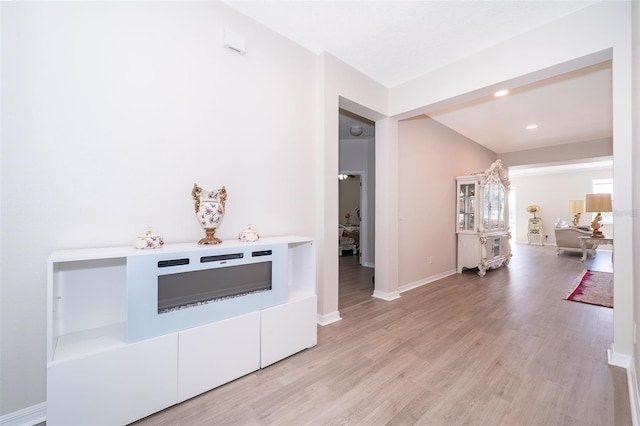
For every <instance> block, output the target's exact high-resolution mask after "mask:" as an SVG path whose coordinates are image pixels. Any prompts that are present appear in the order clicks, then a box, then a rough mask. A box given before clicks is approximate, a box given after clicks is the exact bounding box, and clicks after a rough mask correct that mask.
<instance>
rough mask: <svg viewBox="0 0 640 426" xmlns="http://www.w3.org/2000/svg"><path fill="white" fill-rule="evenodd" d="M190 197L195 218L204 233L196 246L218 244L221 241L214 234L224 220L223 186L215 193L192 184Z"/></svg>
mask: <svg viewBox="0 0 640 426" xmlns="http://www.w3.org/2000/svg"><path fill="white" fill-rule="evenodd" d="M191 196H192V197H193V201H194V203H195V207H196V218H197V219H198V222H199V223H200V226H202V228H203V229H204V232H205V237H204V238H203V239H201V240H200V241H198V244H220V243H221V242H222V241H221V240H220V238H217V237H216V236H215V234H216V229H218V226H220V223H221V222H222V219H223V218H224V204H225V201H226V200H227V190H226V189H225V187H224V186H223V187H222V188H220V189H218V190H217V191H207V190H205V189H202V188H200V187H199V186H198V184H196V183H194V184H193V190H192V191H191Z"/></svg>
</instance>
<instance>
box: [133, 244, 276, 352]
mask: <svg viewBox="0 0 640 426" xmlns="http://www.w3.org/2000/svg"><path fill="white" fill-rule="evenodd" d="M254 247H255V246H254ZM214 253H215V254H214ZM287 253H288V247H287V246H286V245H285V244H274V245H271V246H265V245H260V246H259V249H257V248H252V245H246V246H244V247H243V246H242V245H236V246H234V247H229V248H228V249H222V250H221V248H220V247H219V246H218V247H216V250H215V251H212V254H211V255H207V254H206V251H205V252H203V251H202V250H197V251H194V252H187V253H185V252H181V253H180V255H179V256H172V255H171V253H162V252H160V251H159V252H158V254H152V255H146V256H132V257H129V258H128V260H127V262H128V265H127V274H128V277H127V282H128V283H129V284H128V288H127V318H128V320H127V341H128V342H135V341H139V340H144V339H148V338H152V337H155V336H160V335H162V334H166V333H170V332H174V331H180V330H184V329H187V328H191V327H195V326H198V325H202V324H207V323H210V322H212V321H219V320H223V319H227V318H231V317H234V316H238V315H242V314H245V313H249V312H253V311H256V310H261V309H265V308H268V307H270V306H275V305H278V304H281V303H284V302H286V300H287V296H288V288H287V282H288V280H287V266H288V259H287Z"/></svg>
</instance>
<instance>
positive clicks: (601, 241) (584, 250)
mask: <svg viewBox="0 0 640 426" xmlns="http://www.w3.org/2000/svg"><path fill="white" fill-rule="evenodd" d="M578 240H580V248H581V249H582V257H581V258H580V262H584V261H585V260H587V243H591V244H592V246H591V249H590V250H592V252H593V254H594V255H595V253H596V247H598V246H599V245H601V244H611V246H613V238H607V237H601V238H598V237H592V236H584V237H578ZM611 262H613V250H611Z"/></svg>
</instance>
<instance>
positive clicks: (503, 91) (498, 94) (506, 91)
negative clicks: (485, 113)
mask: <svg viewBox="0 0 640 426" xmlns="http://www.w3.org/2000/svg"><path fill="white" fill-rule="evenodd" d="M508 94H509V91H508V90H507V89H502V90H498V91H497V92H496V93H494V94H493V96H495V97H496V98H499V97H501V96H506V95H508Z"/></svg>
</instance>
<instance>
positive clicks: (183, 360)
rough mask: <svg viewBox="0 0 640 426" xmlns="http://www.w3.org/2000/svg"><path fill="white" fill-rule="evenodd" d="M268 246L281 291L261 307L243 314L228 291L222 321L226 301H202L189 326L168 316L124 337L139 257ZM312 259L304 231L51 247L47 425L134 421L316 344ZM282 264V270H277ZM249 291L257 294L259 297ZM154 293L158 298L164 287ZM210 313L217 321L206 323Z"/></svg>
mask: <svg viewBox="0 0 640 426" xmlns="http://www.w3.org/2000/svg"><path fill="white" fill-rule="evenodd" d="M272 251H273V259H274V260H273V263H274V264H273V266H272V270H273V280H274V281H275V280H279V281H282V280H284V281H285V282H284V285H285V292H284V294H285V298H284V299H283V300H278V301H277V302H276V304H275V305H273V306H264V307H260V308H257V309H255V306H257V305H255V303H254V302H250V303H248V304H246V306H248V307H249V310H250V311H249V312H241V311H238V310H237V302H236V301H235V299H236V298H229V300H230V301H231V302H232V309H231V310H228V312H229V315H227V316H226V317H224V318H221V317H220V316H219V315H218V313H216V311H218V309H215V307H216V306H220V307H224V305H223V304H219V305H216V304H218V303H219V302H218V301H216V302H213V303H204V304H202V306H200V305H198V306H196V307H195V308H194V309H196V310H197V315H195V316H194V317H195V318H197V321H198V323H197V324H195V325H193V326H190V324H191V323H190V322H189V321H186V322H180V320H179V321H178V322H179V323H180V325H179V326H178V327H177V328H175V329H165V328H166V325H165V324H164V322H166V321H165V319H164V318H162V321H163V322H162V327H160V328H155V329H153V333H152V335H150V337H143V338H139V336H138V338H136V339H135V340H136V341H131V339H128V338H127V328H128V322H129V321H131V319H132V314H131V313H132V311H135V309H132V301H131V300H129V299H130V298H131V297H132V295H137V294H139V293H140V292H136V291H133V292H132V291H131V289H132V287H135V286H138V285H139V282H138V281H139V278H140V277H139V274H138V273H136V274H132V273H131V271H130V270H129V269H130V268H131V265H133V264H135V265H137V264H139V263H140V261H141V257H142V258H153V262H156V257H157V256H161V257H163V258H164V257H166V258H167V259H185V258H190V259H211V258H212V257H213V258H215V257H216V256H219V255H221V254H222V255H224V256H227V255H228V254H229V253H232V254H235V253H245V256H244V257H245V260H247V261H248V262H249V263H250V262H254V261H255V262H257V261H263V259H269V256H266V257H261V258H260V259H257V260H256V259H254V258H253V257H252V256H257V255H256V253H258V254H259V255H260V256H263V255H265V253H266V254H268V255H271V252H272ZM247 253H249V254H247ZM278 253H279V254H278ZM247 258H249V259H247ZM315 258H316V252H315V244H314V242H313V241H312V240H311V239H309V238H306V237H276V238H263V239H261V240H259V241H258V242H253V243H241V242H238V241H224V242H223V243H222V244H220V245H217V246H198V245H196V244H195V243H193V244H173V245H171V244H170V245H166V246H165V247H163V248H161V249H157V250H136V249H134V248H132V247H131V248H130V247H119V248H103V249H79V250H60V251H56V252H53V253H52V254H51V255H50V257H49V259H48V268H47V269H48V273H47V279H48V284H47V310H48V313H47V424H50V425H86V424H92V425H98V424H109V425H113V424H126V423H130V422H133V421H135V420H137V419H140V418H142V417H145V416H147V415H149V414H152V413H154V412H157V411H159V410H162V409H164V408H166V407H168V406H171V405H173V404H175V403H177V402H180V401H183V400H185V399H188V398H191V397H193V396H195V395H198V394H199V393H202V392H206V391H208V390H210V389H212V388H214V387H216V386H219V385H221V384H224V383H226V382H229V381H231V380H234V379H236V378H238V377H241V376H243V375H245V374H247V373H249V372H251V371H255V370H257V369H259V368H261V367H264V366H267V365H270V364H272V363H274V362H277V361H279V360H281V359H283V358H285V357H287V356H290V355H292V354H294V353H296V352H298V351H300V350H304V349H306V348H309V347H312V346H314V345H315V344H316V343H317V329H316V310H317V298H316V260H315ZM134 260H135V261H134ZM201 262H204V261H201ZM207 262H209V261H208V260H207ZM234 262H238V261H237V260H236V259H225V260H221V261H219V262H210V263H208V264H205V263H197V264H195V265H193V266H194V269H197V270H203V269H207V268H210V267H211V268H215V267H227V266H232V265H234ZM281 262H284V270H285V273H284V274H282V273H278V272H277V270H279V269H280V270H281V269H282V268H281V267H282V265H280V266H278V265H277V263H281ZM180 271H182V270H180ZM156 278H157V276H156ZM156 278H154V280H155V279H156ZM276 285H278V283H276V282H274V283H273V286H274V287H275V286H276ZM261 292H262V293H264V294H266V293H269V291H256V292H255V295H259V294H260V293H261ZM278 292H279V294H280V295H281V294H282V292H281V290H278ZM143 294H144V293H143ZM249 296H250V297H248V299H249V300H251V298H252V297H253V296H254V294H250V295H249ZM151 297H156V298H157V297H158V293H153V294H151ZM242 297H245V296H240V297H237V299H240V298H242ZM279 297H280V296H279ZM156 302H157V300H156ZM147 303H148V302H147ZM189 309H191V308H189ZM224 309H226V308H224ZM224 309H223V310H224ZM185 311H188V310H187V309H185ZM157 312H158V317H161V315H162V314H161V313H160V310H159V309H158V310H157ZM208 313H211V318H212V320H211V321H207V320H206V317H207V315H208ZM172 315H173V313H172ZM203 318H204V319H203ZM185 324H186V325H185ZM158 330H160V332H158Z"/></svg>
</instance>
